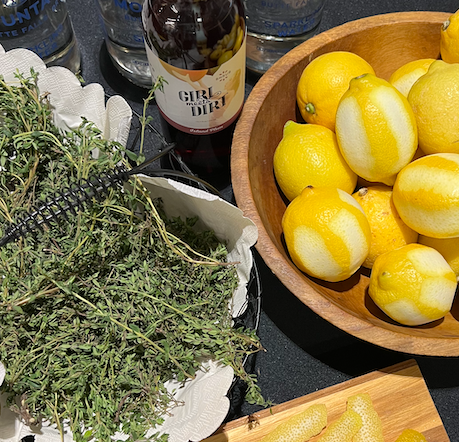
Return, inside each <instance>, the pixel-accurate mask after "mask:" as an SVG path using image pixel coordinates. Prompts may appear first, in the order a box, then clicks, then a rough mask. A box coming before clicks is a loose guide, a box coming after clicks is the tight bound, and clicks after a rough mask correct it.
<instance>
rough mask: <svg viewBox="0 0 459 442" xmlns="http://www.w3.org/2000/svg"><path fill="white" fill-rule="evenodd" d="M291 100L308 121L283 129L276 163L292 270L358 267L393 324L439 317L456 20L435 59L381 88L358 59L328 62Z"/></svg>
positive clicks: (457, 83) (456, 68) (458, 149)
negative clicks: (366, 274) (367, 271)
mask: <svg viewBox="0 0 459 442" xmlns="http://www.w3.org/2000/svg"><path fill="white" fill-rule="evenodd" d="M297 103H298V107H299V110H300V112H301V114H302V116H303V118H304V120H305V122H306V123H296V122H294V121H289V122H287V123H286V124H285V126H284V133H283V137H282V140H281V141H280V143H279V145H278V147H277V149H276V151H275V154H274V173H275V177H276V180H277V183H278V185H279V187H280V189H281V190H282V192H283V193H284V195H285V197H286V198H287V199H288V200H289V204H288V206H287V209H286V211H285V213H284V216H283V219H282V227H283V233H284V238H285V243H286V245H287V248H288V251H289V254H290V256H291V258H292V260H293V262H294V263H295V265H296V266H297V267H298V268H299V269H300V270H302V271H304V272H305V273H307V274H308V275H310V276H312V277H315V278H319V279H322V280H325V281H328V282H337V281H343V280H345V279H347V278H349V277H350V276H351V275H353V274H354V273H355V272H356V271H357V270H358V269H359V268H360V267H361V266H364V267H366V268H368V269H371V274H370V285H369V294H370V296H371V297H372V299H373V300H374V301H375V303H376V304H377V305H378V306H379V307H380V308H381V309H382V310H383V311H384V312H385V313H386V314H387V315H388V316H390V317H391V318H392V319H394V320H396V321H398V322H400V323H402V324H405V325H420V324H425V323H428V322H431V321H435V320H437V319H440V318H442V317H444V316H445V314H446V313H448V312H449V311H450V309H451V306H452V302H453V298H454V295H455V293H456V288H457V278H458V276H459V11H457V12H456V13H455V14H453V15H452V16H451V17H450V18H449V20H448V21H447V22H445V24H444V25H443V27H442V29H441V59H439V60H435V59H421V60H415V61H412V62H410V63H407V64H406V65H404V66H402V67H400V68H399V69H397V70H396V71H395V72H394V73H393V74H392V76H391V77H390V79H389V81H386V80H384V79H382V78H379V77H378V76H377V75H376V74H375V71H374V70H373V68H372V67H371V66H370V65H369V64H368V63H367V62H366V61H365V60H364V59H363V58H361V57H360V56H358V55H356V54H354V53H351V52H345V51H335V52H330V53H325V54H323V55H321V56H319V57H317V58H315V59H314V60H312V61H311V62H310V63H309V64H308V65H307V66H306V68H305V69H304V71H303V73H302V75H301V78H300V80H299V83H298V86H297Z"/></svg>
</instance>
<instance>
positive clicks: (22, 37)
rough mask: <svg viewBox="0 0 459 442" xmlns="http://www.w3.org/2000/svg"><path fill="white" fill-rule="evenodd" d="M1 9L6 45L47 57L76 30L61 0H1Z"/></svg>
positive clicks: (0, 27)
mask: <svg viewBox="0 0 459 442" xmlns="http://www.w3.org/2000/svg"><path fill="white" fill-rule="evenodd" d="M0 9H1V11H0V40H1V41H2V46H4V49H7V50H8V49H11V48H13V47H25V48H27V49H30V50H31V51H33V52H35V53H36V54H38V55H39V56H40V57H41V58H46V57H48V56H50V55H51V54H53V53H55V52H56V51H57V50H59V49H60V48H61V47H62V46H63V45H64V44H65V43H66V42H67V40H69V35H71V32H72V31H71V28H70V26H69V25H68V23H69V22H68V21H66V18H67V12H66V9H65V5H64V6H63V5H62V4H61V1H60V0H40V1H37V0H0ZM50 17H51V18H52V20H51V18H50Z"/></svg>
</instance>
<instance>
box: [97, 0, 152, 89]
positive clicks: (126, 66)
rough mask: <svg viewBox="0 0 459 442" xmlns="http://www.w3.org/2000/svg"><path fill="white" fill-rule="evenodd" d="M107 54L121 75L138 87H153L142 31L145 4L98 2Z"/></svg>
mask: <svg viewBox="0 0 459 442" xmlns="http://www.w3.org/2000/svg"><path fill="white" fill-rule="evenodd" d="M96 4H97V6H98V10H99V15H100V18H101V21H102V26H103V29H104V33H105V43H106V45H107V50H108V53H109V54H110V58H111V59H112V61H113V64H114V65H115V66H116V68H117V69H118V71H119V72H120V73H121V74H122V75H123V76H125V77H126V78H127V79H128V80H130V81H131V82H133V83H134V84H136V85H137V86H141V87H146V88H150V87H151V85H152V81H151V73H150V66H149V64H148V60H147V55H146V52H145V43H144V38H143V28H142V5H143V0H138V1H132V0H96Z"/></svg>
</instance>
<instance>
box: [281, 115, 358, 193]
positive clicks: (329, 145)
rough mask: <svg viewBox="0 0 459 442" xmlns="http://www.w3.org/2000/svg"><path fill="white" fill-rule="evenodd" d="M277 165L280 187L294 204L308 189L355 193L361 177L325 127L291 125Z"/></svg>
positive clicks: (287, 124)
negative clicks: (349, 164) (323, 187)
mask: <svg viewBox="0 0 459 442" xmlns="http://www.w3.org/2000/svg"><path fill="white" fill-rule="evenodd" d="M273 161H274V175H275V176H276V180H277V183H278V184H279V187H280V188H281V190H282V192H283V193H284V194H285V196H286V197H287V198H288V199H289V200H290V201H291V200H293V199H294V198H295V197H297V196H298V195H299V194H300V193H301V191H302V190H303V189H304V188H305V187H306V186H314V187H321V186H331V187H338V188H340V189H342V190H344V191H345V192H348V193H351V192H353V191H354V189H355V185H356V182H357V175H356V174H355V173H354V172H353V171H352V170H351V169H350V167H349V166H348V165H347V163H346V162H345V161H344V158H343V156H342V155H341V152H340V150H339V147H338V143H337V141H336V135H335V133H334V132H332V131H331V130H330V129H327V128H326V127H324V126H319V125H317V124H299V123H295V122H294V121H288V122H287V123H286V124H285V126H284V133H283V137H282V140H281V141H280V143H279V145H278V146H277V148H276V151H275V152H274V160H273Z"/></svg>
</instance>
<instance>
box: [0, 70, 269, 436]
mask: <svg viewBox="0 0 459 442" xmlns="http://www.w3.org/2000/svg"><path fill="white" fill-rule="evenodd" d="M17 78H18V83H19V84H18V85H17V86H12V85H8V84H6V83H5V82H4V81H3V79H0V115H1V116H0V168H1V172H0V235H1V234H4V233H5V230H6V228H7V227H8V226H9V225H10V223H11V222H14V221H15V220H17V219H19V218H20V217H21V216H23V215H24V214H26V213H29V212H30V210H31V209H32V207H36V206H39V205H40V204H42V203H43V202H45V201H49V200H50V199H52V198H53V196H54V195H55V194H56V193H59V192H61V191H62V190H63V189H64V188H65V187H68V186H70V184H71V183H78V182H79V180H81V179H82V178H88V177H90V176H92V175H98V174H103V173H104V172H107V171H112V170H114V168H115V166H116V164H118V163H119V162H124V163H125V164H126V165H127V161H126V159H125V158H126V151H125V150H124V148H123V147H122V146H121V145H119V144H118V143H116V142H108V141H106V140H104V139H103V138H102V136H101V133H100V131H99V130H98V129H97V128H96V127H95V126H94V125H93V124H92V123H91V122H89V121H86V120H84V121H83V122H82V124H81V126H80V127H79V128H78V129H77V130H75V131H69V132H66V133H63V132H62V131H60V130H58V129H57V128H56V127H55V126H54V125H53V123H52V113H51V110H50V107H49V103H48V100H47V97H46V96H42V95H40V93H39V90H38V87H37V74H36V73H34V72H33V71H31V74H30V76H29V77H24V76H22V75H18V76H17ZM151 97H152V94H151V95H150V99H151ZM143 123H145V120H144V121H143ZM94 149H98V151H99V155H98V157H97V158H95V157H94V156H93V155H92V152H93V150H94ZM129 156H130V157H131V158H132V152H130V153H129ZM138 160H139V161H140V160H141V158H139V159H138ZM129 184H130V185H129V186H127V187H126V188H124V189H123V191H120V190H119V189H116V188H111V189H109V191H108V192H107V193H106V195H105V197H104V198H103V199H102V200H101V201H94V202H93V204H92V205H91V206H90V207H89V206H88V207H86V209H85V210H80V211H79V212H78V213H77V215H75V216H74V215H72V214H70V213H69V214H68V216H69V220H68V221H67V220H65V219H63V220H61V222H59V223H53V224H51V226H50V227H45V228H44V229H43V231H40V230H37V231H36V232H33V234H29V235H27V236H25V237H23V238H20V239H19V240H18V241H16V242H13V243H9V244H7V245H5V246H4V247H2V248H1V249H0V281H1V290H0V323H1V327H0V360H1V361H2V362H3V364H4V365H5V367H6V378H5V381H4V383H3V385H2V386H1V391H2V392H3V393H4V394H6V395H8V397H9V404H10V407H11V408H12V409H13V410H15V411H16V412H17V413H19V414H20V415H21V417H22V418H23V419H24V420H25V422H26V423H27V424H29V425H35V424H37V423H39V422H40V421H41V420H49V421H50V422H52V423H54V424H55V425H56V428H57V429H58V430H59V431H60V432H61V434H63V431H64V430H63V428H64V423H65V422H68V423H69V425H70V428H71V431H72V433H73V435H74V440H75V441H76V442H85V441H93V440H95V441H107V440H110V438H111V437H112V436H113V435H114V434H115V433H116V432H117V431H119V430H121V431H123V432H124V433H125V434H126V435H128V436H129V439H128V440H129V441H138V440H146V439H145V434H146V432H147V430H148V429H150V428H153V427H155V425H157V424H159V423H161V422H162V419H163V416H164V415H165V414H166V413H168V411H169V410H170V409H171V407H173V406H174V405H175V402H174V400H173V398H172V397H171V395H170V394H169V393H168V392H167V390H166V388H165V386H164V383H165V382H166V381H167V380H170V379H172V378H176V379H178V380H179V381H185V380H186V379H188V378H190V377H193V376H194V375H195V373H196V371H197V370H198V369H199V368H200V367H201V363H202V361H203V360H205V359H209V358H211V359H213V360H217V361H221V362H222V363H223V364H226V365H230V366H232V367H233V368H234V370H235V373H236V374H237V375H238V376H240V377H241V378H242V379H244V380H245V381H246V382H247V384H248V393H247V399H248V400H249V401H251V402H258V403H264V400H263V398H262V397H261V395H260V392H259V388H258V386H257V383H256V378H255V376H253V375H249V374H247V373H246V372H245V370H244V366H243V361H244V358H245V357H246V355H248V354H250V353H252V352H255V351H258V350H259V349H260V348H261V346H260V343H259V340H258V338H257V336H256V334H255V333H254V332H253V331H251V330H247V329H244V328H234V327H232V318H231V315H230V314H229V310H228V303H229V301H230V299H231V297H232V294H233V292H234V289H235V288H236V286H237V282H238V280H237V275H236V272H235V268H234V265H232V264H228V263H227V262H226V257H227V250H226V247H225V245H224V244H222V243H221V242H220V241H219V240H218V239H217V238H216V237H215V235H214V234H213V233H212V232H210V231H204V232H200V231H197V230H196V229H195V223H196V221H197V220H196V219H195V218H193V219H186V220H182V219H180V218H174V219H170V218H168V217H166V216H165V215H164V211H163V210H162V206H161V201H153V200H151V198H150V196H149V194H148V192H147V191H146V190H145V189H144V188H143V186H142V183H141V181H139V180H138V178H136V177H134V178H132V180H131V181H130V183H129ZM17 398H20V400H19V401H17V400H16V399H17ZM62 437H63V436H62ZM151 439H152V440H166V439H167V436H166V435H163V436H162V437H159V436H158V435H155V436H153V437H152V438H151Z"/></svg>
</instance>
